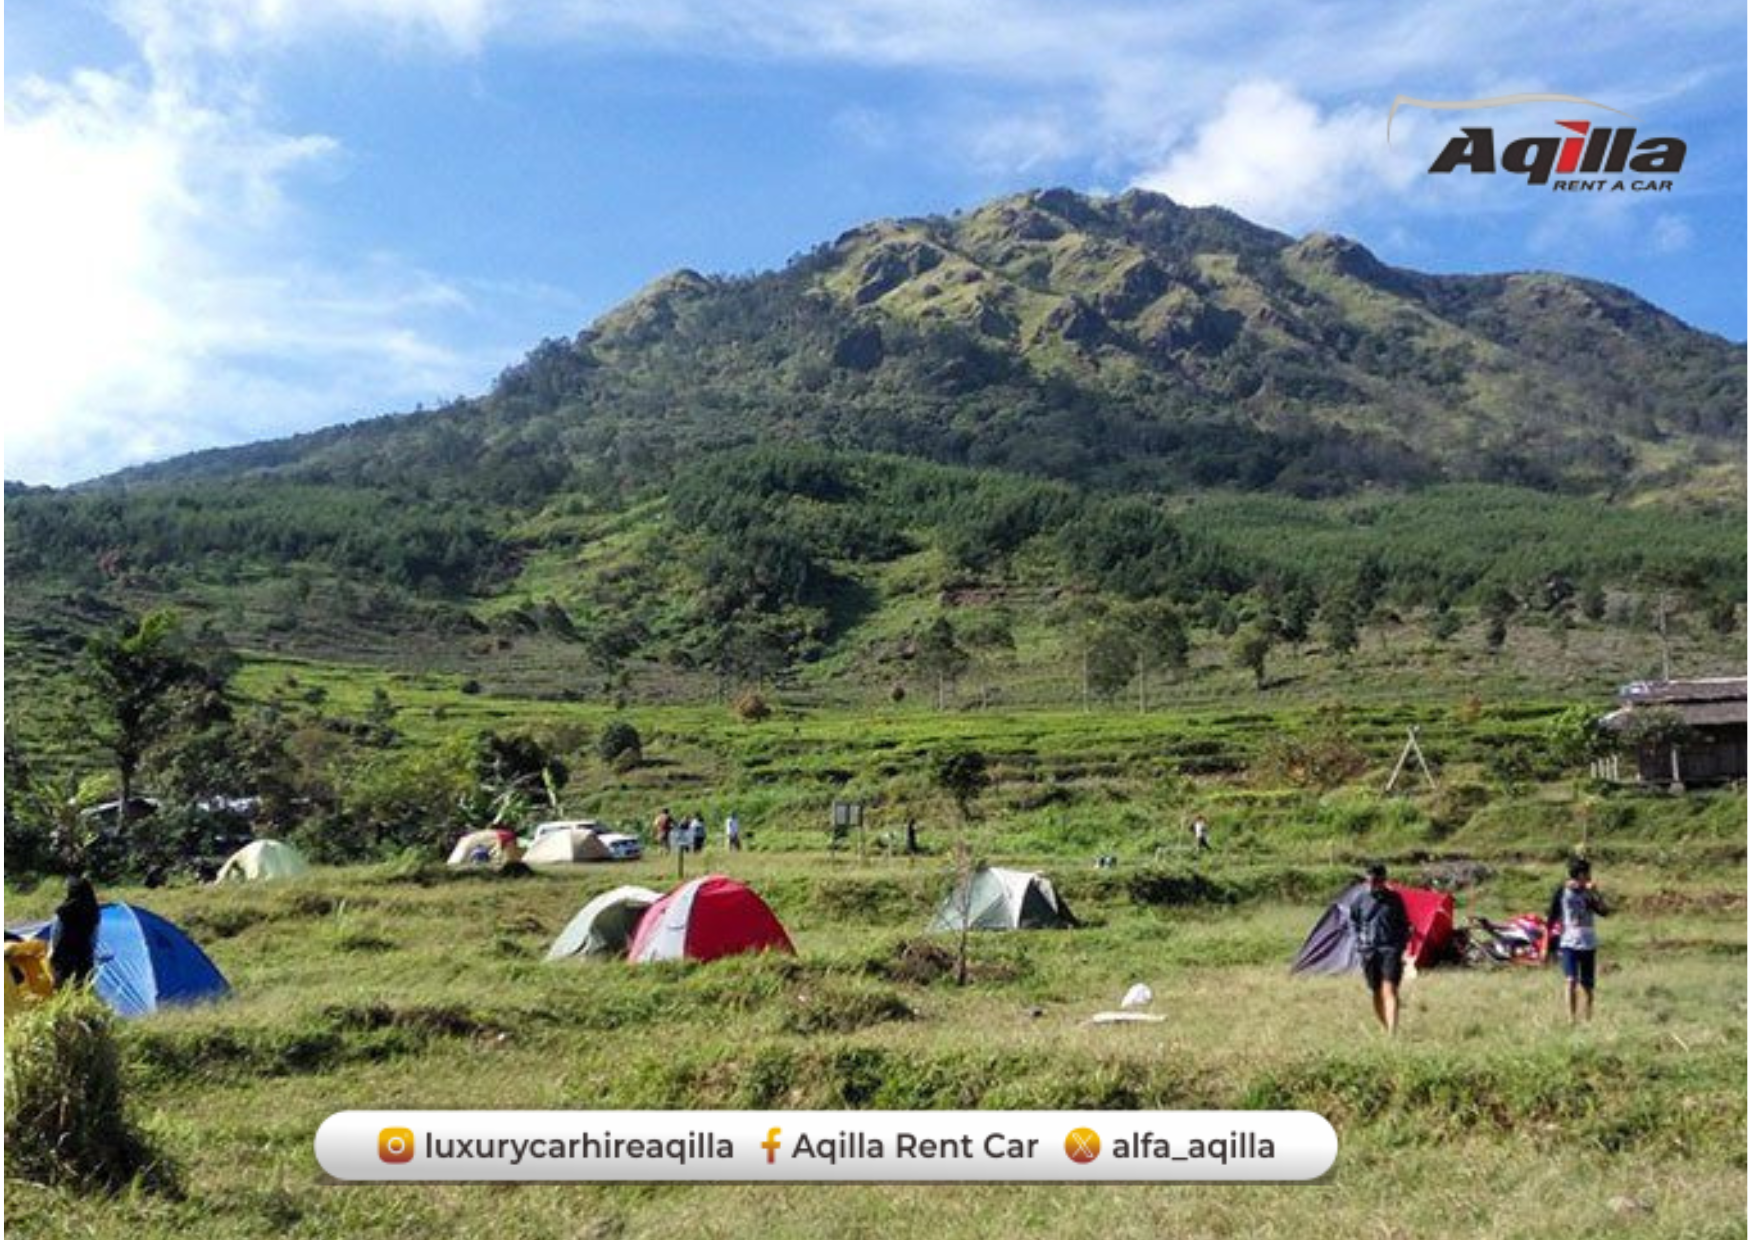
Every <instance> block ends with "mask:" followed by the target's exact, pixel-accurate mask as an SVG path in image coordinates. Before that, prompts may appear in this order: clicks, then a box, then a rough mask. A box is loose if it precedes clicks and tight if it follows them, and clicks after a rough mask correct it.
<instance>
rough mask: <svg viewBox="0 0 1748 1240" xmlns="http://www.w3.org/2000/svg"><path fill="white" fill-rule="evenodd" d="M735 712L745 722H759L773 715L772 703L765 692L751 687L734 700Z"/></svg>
mask: <svg viewBox="0 0 1748 1240" xmlns="http://www.w3.org/2000/svg"><path fill="white" fill-rule="evenodd" d="M734 713H735V715H736V716H737V717H738V718H740V719H741V720H742V721H743V722H746V723H758V722H759V721H760V720H761V719H769V718H770V717H771V704H770V703H769V702H767V701H765V698H764V695H763V694H761V693H759V692H758V691H756V690H753V689H749V690H747V691H746V692H745V693H743V694H741V695H740V696H739V697H737V698H736V699H735V700H734Z"/></svg>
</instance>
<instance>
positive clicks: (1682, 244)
mask: <svg viewBox="0 0 1748 1240" xmlns="http://www.w3.org/2000/svg"><path fill="white" fill-rule="evenodd" d="M1692 244H1693V225H1692V224H1689V223H1688V222H1687V217H1686V216H1681V215H1659V216H1658V217H1657V218H1656V219H1654V220H1652V221H1651V252H1652V253H1653V254H1678V253H1680V252H1681V251H1682V250H1685V249H1687V247H1688V246H1690V245H1692Z"/></svg>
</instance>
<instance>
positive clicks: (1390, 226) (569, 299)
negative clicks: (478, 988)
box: [0, 0, 1748, 483]
mask: <svg viewBox="0 0 1748 1240" xmlns="http://www.w3.org/2000/svg"><path fill="white" fill-rule="evenodd" d="M1745 38H1748V30H1745V17H1744V11H1743V8H1742V6H1741V5H1740V3H1729V4H1726V3H1721V2H1716V0H1705V2H1703V3H1699V4H1694V5H1689V6H1685V7H1682V8H1680V9H1676V8H1674V7H1673V6H1671V7H1667V8H1659V9H1658V10H1657V11H1656V15H1655V17H1654V18H1653V17H1651V16H1648V13H1647V10H1646V9H1645V8H1644V7H1643V6H1639V5H1632V6H1629V5H1626V4H1618V3H1610V2H1608V0H1591V2H1588V3H1551V4H1543V5H1539V6H1533V7H1530V6H1523V5H1520V4H1516V3H1505V2H1504V0H1476V2H1474V3H1468V4H1462V5H1451V4H1448V3H1424V2H1420V0H1415V2H1407V3H1396V4H1391V5H1379V4H1377V3H1375V2H1373V0H1365V2H1363V3H1362V2H1359V0H1337V2H1334V3H1322V4H1316V5H1264V4H1254V3H1226V4H1218V5H1215V4H1210V5H1201V6H1197V5H1187V4H1180V5H1167V4H1134V3H1121V2H1118V0H1085V2H1083V3H1080V4H1077V5H1074V6H1069V5H1064V4H1056V3H1048V2H1047V0H1008V2H1006V3H999V2H997V0H839V2H838V3H833V4H810V3H781V2H779V0H716V2H714V3H711V2H707V0H643V2H642V3H621V4H609V3H603V2H599V0H549V2H547V3H541V4H518V3H511V2H509V0H63V2H61V3H57V4H52V5H51V4H34V5H20V4H14V5H12V6H9V10H8V12H7V14H6V25H5V39H6V49H5V50H6V58H5V67H6V80H5V108H6V128H5V132H4V136H3V137H0V153H3V158H4V168H5V176H6V192H5V194H4V195H0V238H3V240H4V245H5V247H6V249H5V262H6V268H5V270H6V271H7V272H8V278H7V280H6V282H5V296H4V303H3V304H4V313H5V315H6V326H5V338H6V340H7V342H8V345H9V349H8V355H9V356H8V363H7V365H6V366H5V367H4V368H0V408H3V409H4V411H5V424H4V428H5V462H4V471H5V475H6V477H8V478H19V479H24V480H27V481H32V482H51V483H64V482H69V481H73V480H76V479H79V478H83V477H89V476H92V475H94V474H99V473H104V472H108V471H109V470H111V469H115V468H118V467H120V466H122V465H126V464H130V463H134V462H137V461H142V460H148V459H153V458H157V457H162V456H166V455H170V454H173V453H176V452H180V451H186V450H190V449H195V448H201V447H210V446H214V445H220V444H231V443H241V442H247V441H249V440H253V439H259V438H264V437H269V436H274V435H279V434H286V433H291V432H294V431H298V430H304V429H308V428H311V427H314V426H320V425H325V424H328V423H332V422H337V421H346V420H351V419H354V418H359V417H365V416H369V415H372V414H376V413H382V412H389V411H395V410H403V409H410V408H413V407H414V406H416V405H417V404H419V403H421V402H423V403H426V404H430V403H435V402H438V401H441V400H444V399H447V398H449V397H452V396H455V395H461V394H470V393H474V392H477V391H480V390H481V389H482V388H484V387H485V386H486V385H487V384H489V382H490V381H491V379H492V377H493V376H494V375H496V373H497V372H498V371H499V370H501V369H502V368H503V367H504V366H505V365H507V364H509V363H510V362H512V361H514V360H515V359H516V358H517V357H518V356H519V355H520V354H521V353H522V352H523V351H525V350H526V349H527V348H528V347H529V346H531V345H532V344H533V343H534V342H535V341H537V340H539V339H540V338H542V337H544V336H552V335H568V334H570V333H573V332H575V331H576V330H577V329H578V328H580V327H582V326H583V325H585V324H586V323H587V322H588V321H589V320H591V319H592V318H593V317H595V316H596V315H597V314H599V313H601V312H602V311H604V310H606V309H607V308H609V307H611V306H612V305H613V304H614V303H616V302H617V301H619V300H620V299H622V298H624V297H625V296H627V295H628V294H630V293H632V292H634V291H635V290H636V289H637V288H638V287H639V286H641V285H642V284H644V283H646V282H647V281H648V280H650V279H652V278H654V277H656V276H658V275H660V274H661V273H663V272H665V271H668V270H672V269H673V268H676V267H681V266H688V267H694V268H697V269H700V270H704V271H746V270H752V269H758V268H766V267H771V266H774V265H779V264H781V263H782V262H783V261H784V260H785V259H787V258H788V257H789V256H790V255H792V254H794V253H797V252H799V251H802V250H805V249H807V248H809V247H811V246H812V245H814V244H816V243H818V242H820V241H823V240H829V239H830V238H831V237H833V236H835V235H836V234H837V233H838V232H840V231H842V230H843V229H845V228H847V227H849V226H851V225H854V224H856V223H859V222H862V221H864V220H867V219H871V218H876V217H880V216H887V215H911V214H921V213H925V212H931V211H946V210H951V209H953V208H955V207H965V206H971V205H974V204H976V203H978V202H980V201H982V200H984V199H987V198H989V197H993V196H995V195H998V194H1002V193H1008V192H1012V191H1015V190H1019V189H1024V188H1030V187H1036V186H1045V185H1068V186H1072V187H1074V188H1077V189H1082V190H1088V191H1099V192H1118V191H1121V190H1124V189H1127V188H1129V187H1131V186H1135V185H1142V186H1146V187H1148V188H1153V189H1159V190H1161V191H1163V192H1166V193H1169V194H1171V195H1172V196H1173V197H1175V198H1178V199H1179V200H1180V201H1185V202H1190V203H1203V202H1219V203H1221V204H1222V205H1226V206H1230V207H1232V208H1233V209H1235V210H1237V211H1239V212H1240V213H1242V214H1244V215H1247V216H1249V217H1250V218H1252V219H1255V220H1257V221H1258V222H1261V223H1265V224H1269V225H1271V226H1274V227H1277V228H1281V229H1283V230H1285V231H1288V232H1292V233H1295V234H1297V233H1303V232H1306V231H1309V230H1311V229H1314V228H1323V229H1329V230H1333V231H1338V232H1342V233H1346V234H1348V235H1350V236H1353V237H1356V238H1358V239H1359V240H1361V241H1363V242H1365V243H1366V244H1367V245H1368V246H1370V247H1371V248H1372V249H1373V250H1375V251H1376V252H1377V253H1378V254H1379V255H1380V256H1381V257H1383V258H1384V259H1385V260H1387V261H1390V262H1394V263H1399V264H1402V265H1405V266H1411V267H1417V268H1421V269H1425V270H1433V271H1488V270H1519V269H1531V268H1533V269H1551V270H1559V271H1568V272H1573V273H1577V274H1582V275H1587V276H1593V277H1596V278H1600V279H1605V280H1610V281H1614V282H1617V283H1620V284H1623V285H1625V286H1627V287H1628V288H1630V289H1632V290H1634V291H1635V292H1637V293H1639V294H1641V295H1642V296H1645V297H1647V298H1649V299H1650V300H1652V301H1654V302H1656V303H1657V304H1659V305H1661V306H1663V307H1665V308H1666V309H1668V310H1670V311H1672V312H1673V313H1675V314H1677V315H1679V316H1680V317H1682V318H1683V319H1685V320H1687V321H1688V322H1690V323H1693V324H1695V325H1697V326H1700V327H1704V328H1706V329H1708V330H1712V331H1716V332H1719V333H1721V334H1723V335H1726V336H1728V337H1730V338H1731V339H1735V340H1740V339H1742V337H1743V334H1744V301H1745V287H1744V268H1745V264H1748V249H1745V244H1744V235H1745V231H1748V222H1745V202H1748V195H1745V189H1744V186H1745V180H1748V170H1745V168H1744V155H1743V152H1744V133H1745V129H1744V121H1745V119H1748V117H1745V112H1748V107H1745V95H1744V72H1745V69H1748V62H1745V57H1744V44H1745ZM1526 91H1558V92H1562V93H1568V94H1575V95H1581V96H1584V97H1586V98H1589V99H1594V100H1597V101H1599V102H1602V103H1606V104H1609V105H1610V106H1613V107H1617V108H1621V109H1623V110H1625V111H1628V112H1631V113H1633V114H1634V116H1635V117H1636V118H1637V119H1638V124H1639V127H1640V130H1641V133H1642V134H1644V135H1650V134H1653V133H1655V134H1660V135H1661V134H1668V135H1674V136H1678V137H1681V138H1683V139H1684V140H1686V141H1687V142H1688V145H1689V156H1688V161H1687V165H1686V167H1685V168H1684V170H1683V171H1682V173H1681V174H1680V176H1679V177H1677V178H1675V181H1676V188H1675V190H1674V191H1673V192H1671V193H1668V194H1661V195H1632V194H1623V195H1616V196H1613V197H1607V196H1572V195H1564V194H1553V193H1549V192H1548V191H1547V190H1545V189H1542V190H1534V189H1530V188H1528V187H1526V186H1524V185H1522V184H1520V183H1519V182H1518V181H1517V180H1516V179H1508V178H1504V177H1496V178H1471V177H1466V176H1463V177H1452V178H1443V177H1429V176H1427V175H1426V173H1425V169H1426V167H1427V165H1428V164H1429V163H1430V162H1431V159H1432V157H1433V155H1434V154H1435V153H1436V152H1437V150H1438V149H1439V147H1440V146H1441V145H1442V144H1443V142H1444V140H1445V139H1446V138H1447V137H1449V136H1450V135H1452V134H1453V133H1455V132H1456V128H1457V126H1458V125H1459V124H1463V123H1467V124H1491V125H1493V126H1494V127H1495V128H1497V129H1498V130H1499V132H1500V133H1501V134H1502V135H1508V134H1522V135H1528V134H1538V133H1553V132H1558V131H1557V130H1555V129H1554V128H1553V125H1552V122H1553V121H1554V120H1556V119H1571V116H1572V115H1576V114H1577V113H1574V110H1573V108H1572V106H1571V105H1557V106H1555V105H1525V106H1521V107H1517V108H1513V109H1510V110H1499V111H1489V112H1486V113H1468V114H1457V113H1446V112H1425V111H1409V112H1403V113H1400V114H1399V115H1398V117H1397V120H1396V123H1395V138H1394V142H1393V144H1391V145H1388V146H1386V144H1385V140H1384V118H1385V115H1386V113H1387V112H1388V109H1389V106H1390V101H1391V100H1392V98H1394V96H1396V95H1397V94H1410V95H1416V96H1419V97H1422V98H1431V99H1472V98H1480V97H1489V96H1496V95H1504V94H1514V93H1519V92H1526ZM1582 115H1585V116H1586V117H1595V118H1597V119H1598V121H1599V123H1603V122H1602V120H1601V118H1602V117H1604V116H1606V114H1596V113H1583V114H1582Z"/></svg>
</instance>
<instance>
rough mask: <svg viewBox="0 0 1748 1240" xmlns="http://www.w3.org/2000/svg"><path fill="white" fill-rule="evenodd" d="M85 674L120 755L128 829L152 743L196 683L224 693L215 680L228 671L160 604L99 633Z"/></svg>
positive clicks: (102, 728)
mask: <svg viewBox="0 0 1748 1240" xmlns="http://www.w3.org/2000/svg"><path fill="white" fill-rule="evenodd" d="M79 677H80V681H81V683H82V686H83V688H84V690H85V693H86V695H87V697H88V698H89V700H90V703H91V706H92V732H93V735H94V736H95V737H96V739H97V742H98V743H99V744H100V745H102V746H103V748H104V749H105V750H106V751H107V752H108V754H109V756H110V758H111V760H112V761H114V763H115V773H116V776H117V779H118V781H119V783H120V785H121V802H120V809H119V815H120V823H121V826H122V829H123V831H124V832H125V830H126V828H127V823H128V819H129V817H130V816H131V815H132V812H133V795H134V782H135V779H136V777H137V776H138V774H139V770H140V763H141V762H142V761H143V760H144V758H145V755H146V751H147V750H148V749H150V748H151V747H152V746H153V745H154V744H155V743H157V742H158V741H159V740H161V739H162V738H163V737H164V736H165V735H166V734H168V733H169V732H170V731H171V729H172V727H173V725H174V724H175V723H176V721H177V717H178V715H179V714H180V713H181V712H182V710H183V709H184V707H185V706H186V705H187V695H188V694H189V693H190V691H197V690H206V691H208V692H209V693H211V692H218V693H220V694H221V695H222V683H221V684H217V685H215V684H213V683H212V682H213V680H215V679H219V678H221V677H222V671H217V670H214V671H209V669H207V668H206V667H203V666H202V665H201V664H200V663H199V662H198V661H197V660H196V659H194V658H193V657H192V655H191V654H190V652H189V648H188V642H187V639H186V635H185V634H184V632H183V629H182V622H181V620H180V618H179V617H178V616H177V615H176V613H175V612H173V611H169V610H158V611H152V612H148V613H147V614H146V615H144V616H142V617H141V618H140V619H139V620H138V621H137V622H136V623H134V624H131V625H129V624H123V625H122V626H120V627H119V628H116V629H113V630H110V631H108V632H104V633H99V634H98V635H97V636H95V637H93V638H92V639H91V640H90V642H88V643H87V644H86V647H85V655H84V659H83V661H82V662H81V664H80V667H79ZM202 696H205V695H204V694H203V695H202Z"/></svg>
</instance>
